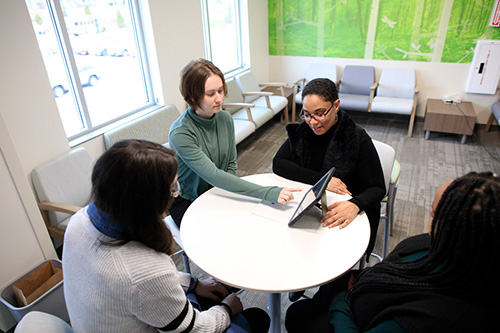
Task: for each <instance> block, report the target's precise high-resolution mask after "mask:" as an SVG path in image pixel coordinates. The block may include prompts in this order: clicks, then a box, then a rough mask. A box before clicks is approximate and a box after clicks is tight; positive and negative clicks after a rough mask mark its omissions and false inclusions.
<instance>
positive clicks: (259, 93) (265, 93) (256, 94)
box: [241, 91, 273, 96]
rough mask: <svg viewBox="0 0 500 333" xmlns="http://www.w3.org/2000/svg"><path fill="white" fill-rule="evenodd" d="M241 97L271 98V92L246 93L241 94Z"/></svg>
mask: <svg viewBox="0 0 500 333" xmlns="http://www.w3.org/2000/svg"><path fill="white" fill-rule="evenodd" d="M241 94H242V95H243V96H272V95H273V93H272V92H268V91H246V92H244V93H241Z"/></svg>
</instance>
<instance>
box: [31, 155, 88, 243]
mask: <svg viewBox="0 0 500 333" xmlns="http://www.w3.org/2000/svg"><path fill="white" fill-rule="evenodd" d="M94 163H95V160H94V158H93V157H92V156H91V155H90V154H89V153H88V152H87V150H85V148H77V149H75V150H72V151H69V152H68V153H66V154H63V155H61V156H59V157H57V158H55V159H53V160H51V161H49V162H47V163H45V164H43V165H41V166H39V167H37V168H35V169H34V170H33V172H32V174H31V177H32V180H33V186H34V188H35V192H36V194H37V196H38V199H39V204H38V207H39V208H40V211H41V213H42V216H43V219H44V221H45V225H46V226H47V230H48V231H49V234H50V236H51V237H53V238H56V239H60V240H63V238H64V231H65V230H66V227H67V225H68V222H69V220H70V218H71V215H73V214H74V213H76V212H77V211H78V210H80V209H81V207H84V206H86V205H87V204H89V202H90V193H91V180H90V178H91V175H92V168H93V167H94Z"/></svg>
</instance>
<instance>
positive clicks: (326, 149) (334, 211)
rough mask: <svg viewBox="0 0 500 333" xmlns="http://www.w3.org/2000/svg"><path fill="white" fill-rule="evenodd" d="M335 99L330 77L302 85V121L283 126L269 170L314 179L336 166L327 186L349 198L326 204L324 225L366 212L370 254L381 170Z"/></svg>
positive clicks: (382, 188)
mask: <svg viewBox="0 0 500 333" xmlns="http://www.w3.org/2000/svg"><path fill="white" fill-rule="evenodd" d="M339 104H340V100H339V96H338V92H337V87H336V86H335V83H333V82H332V81H331V80H329V79H322V78H321V79H314V80H311V81H310V82H309V83H308V84H307V85H306V86H305V87H304V89H303V91H302V105H303V108H302V110H301V112H300V118H302V119H303V120H304V121H303V122H302V123H300V124H289V125H288V126H287V127H286V130H287V132H288V139H287V140H286V141H285V143H283V145H282V146H281V147H280V149H279V150H278V152H277V153H276V155H275V156H274V159H273V171H274V173H276V174H277V175H280V176H282V177H285V178H288V179H291V180H296V181H299V182H302V183H307V184H315V183H316V182H317V181H318V180H319V179H320V178H321V177H322V176H323V175H324V173H325V172H327V171H328V170H329V169H331V168H332V167H335V173H334V175H333V177H332V179H331V181H330V183H329V184H328V187H327V190H329V191H332V192H335V193H338V194H349V195H351V196H352V198H351V199H349V200H345V201H338V202H335V203H333V204H331V205H330V206H328V213H327V214H326V215H325V216H324V217H323V219H322V220H321V222H322V225H323V227H328V228H333V227H337V226H338V227H339V228H341V229H342V228H345V227H347V226H348V225H349V224H350V223H351V222H352V221H353V220H354V219H355V218H356V216H357V215H358V214H359V213H360V212H362V211H364V212H366V215H367V217H368V220H369V222H370V229H371V237H370V242H369V244H368V248H367V250H366V253H367V254H369V253H371V251H372V250H373V246H374V244H375V239H376V234H377V228H378V224H379V220H380V201H381V200H382V198H383V197H384V195H385V182H384V174H383V172H382V167H381V165H380V160H379V157H378V154H377V151H376V149H375V146H374V145H373V142H372V140H371V138H370V137H369V136H368V134H367V133H366V131H365V130H364V129H362V128H361V127H359V126H358V125H356V123H354V121H353V120H352V119H351V117H350V116H349V115H348V114H347V113H346V112H344V111H342V110H340V109H339ZM302 294H303V292H292V293H290V294H289V298H290V300H291V301H296V300H298V299H299V298H300V297H301V296H302ZM318 295H325V297H326V298H328V297H329V296H328V285H326V286H323V287H321V288H320V290H319V291H318ZM324 316H325V317H326V312H325V313H324Z"/></svg>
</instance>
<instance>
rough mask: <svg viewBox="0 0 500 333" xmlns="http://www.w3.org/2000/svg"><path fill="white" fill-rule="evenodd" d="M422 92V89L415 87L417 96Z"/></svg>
mask: <svg viewBox="0 0 500 333" xmlns="http://www.w3.org/2000/svg"><path fill="white" fill-rule="evenodd" d="M419 92H420V88H419V87H418V86H415V94H418V93H419Z"/></svg>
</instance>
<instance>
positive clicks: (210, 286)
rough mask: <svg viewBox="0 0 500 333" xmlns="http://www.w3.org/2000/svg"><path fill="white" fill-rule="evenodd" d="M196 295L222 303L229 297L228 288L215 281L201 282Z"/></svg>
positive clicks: (206, 280)
mask: <svg viewBox="0 0 500 333" xmlns="http://www.w3.org/2000/svg"><path fill="white" fill-rule="evenodd" d="M195 293H196V294H197V295H198V296H200V297H205V298H209V299H211V300H214V301H216V302H220V301H222V300H223V299H225V298H226V296H227V295H228V292H227V289H226V287H224V286H223V285H222V284H220V283H219V282H217V281H215V280H214V279H205V280H199V281H198V285H197V286H196V289H195Z"/></svg>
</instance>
